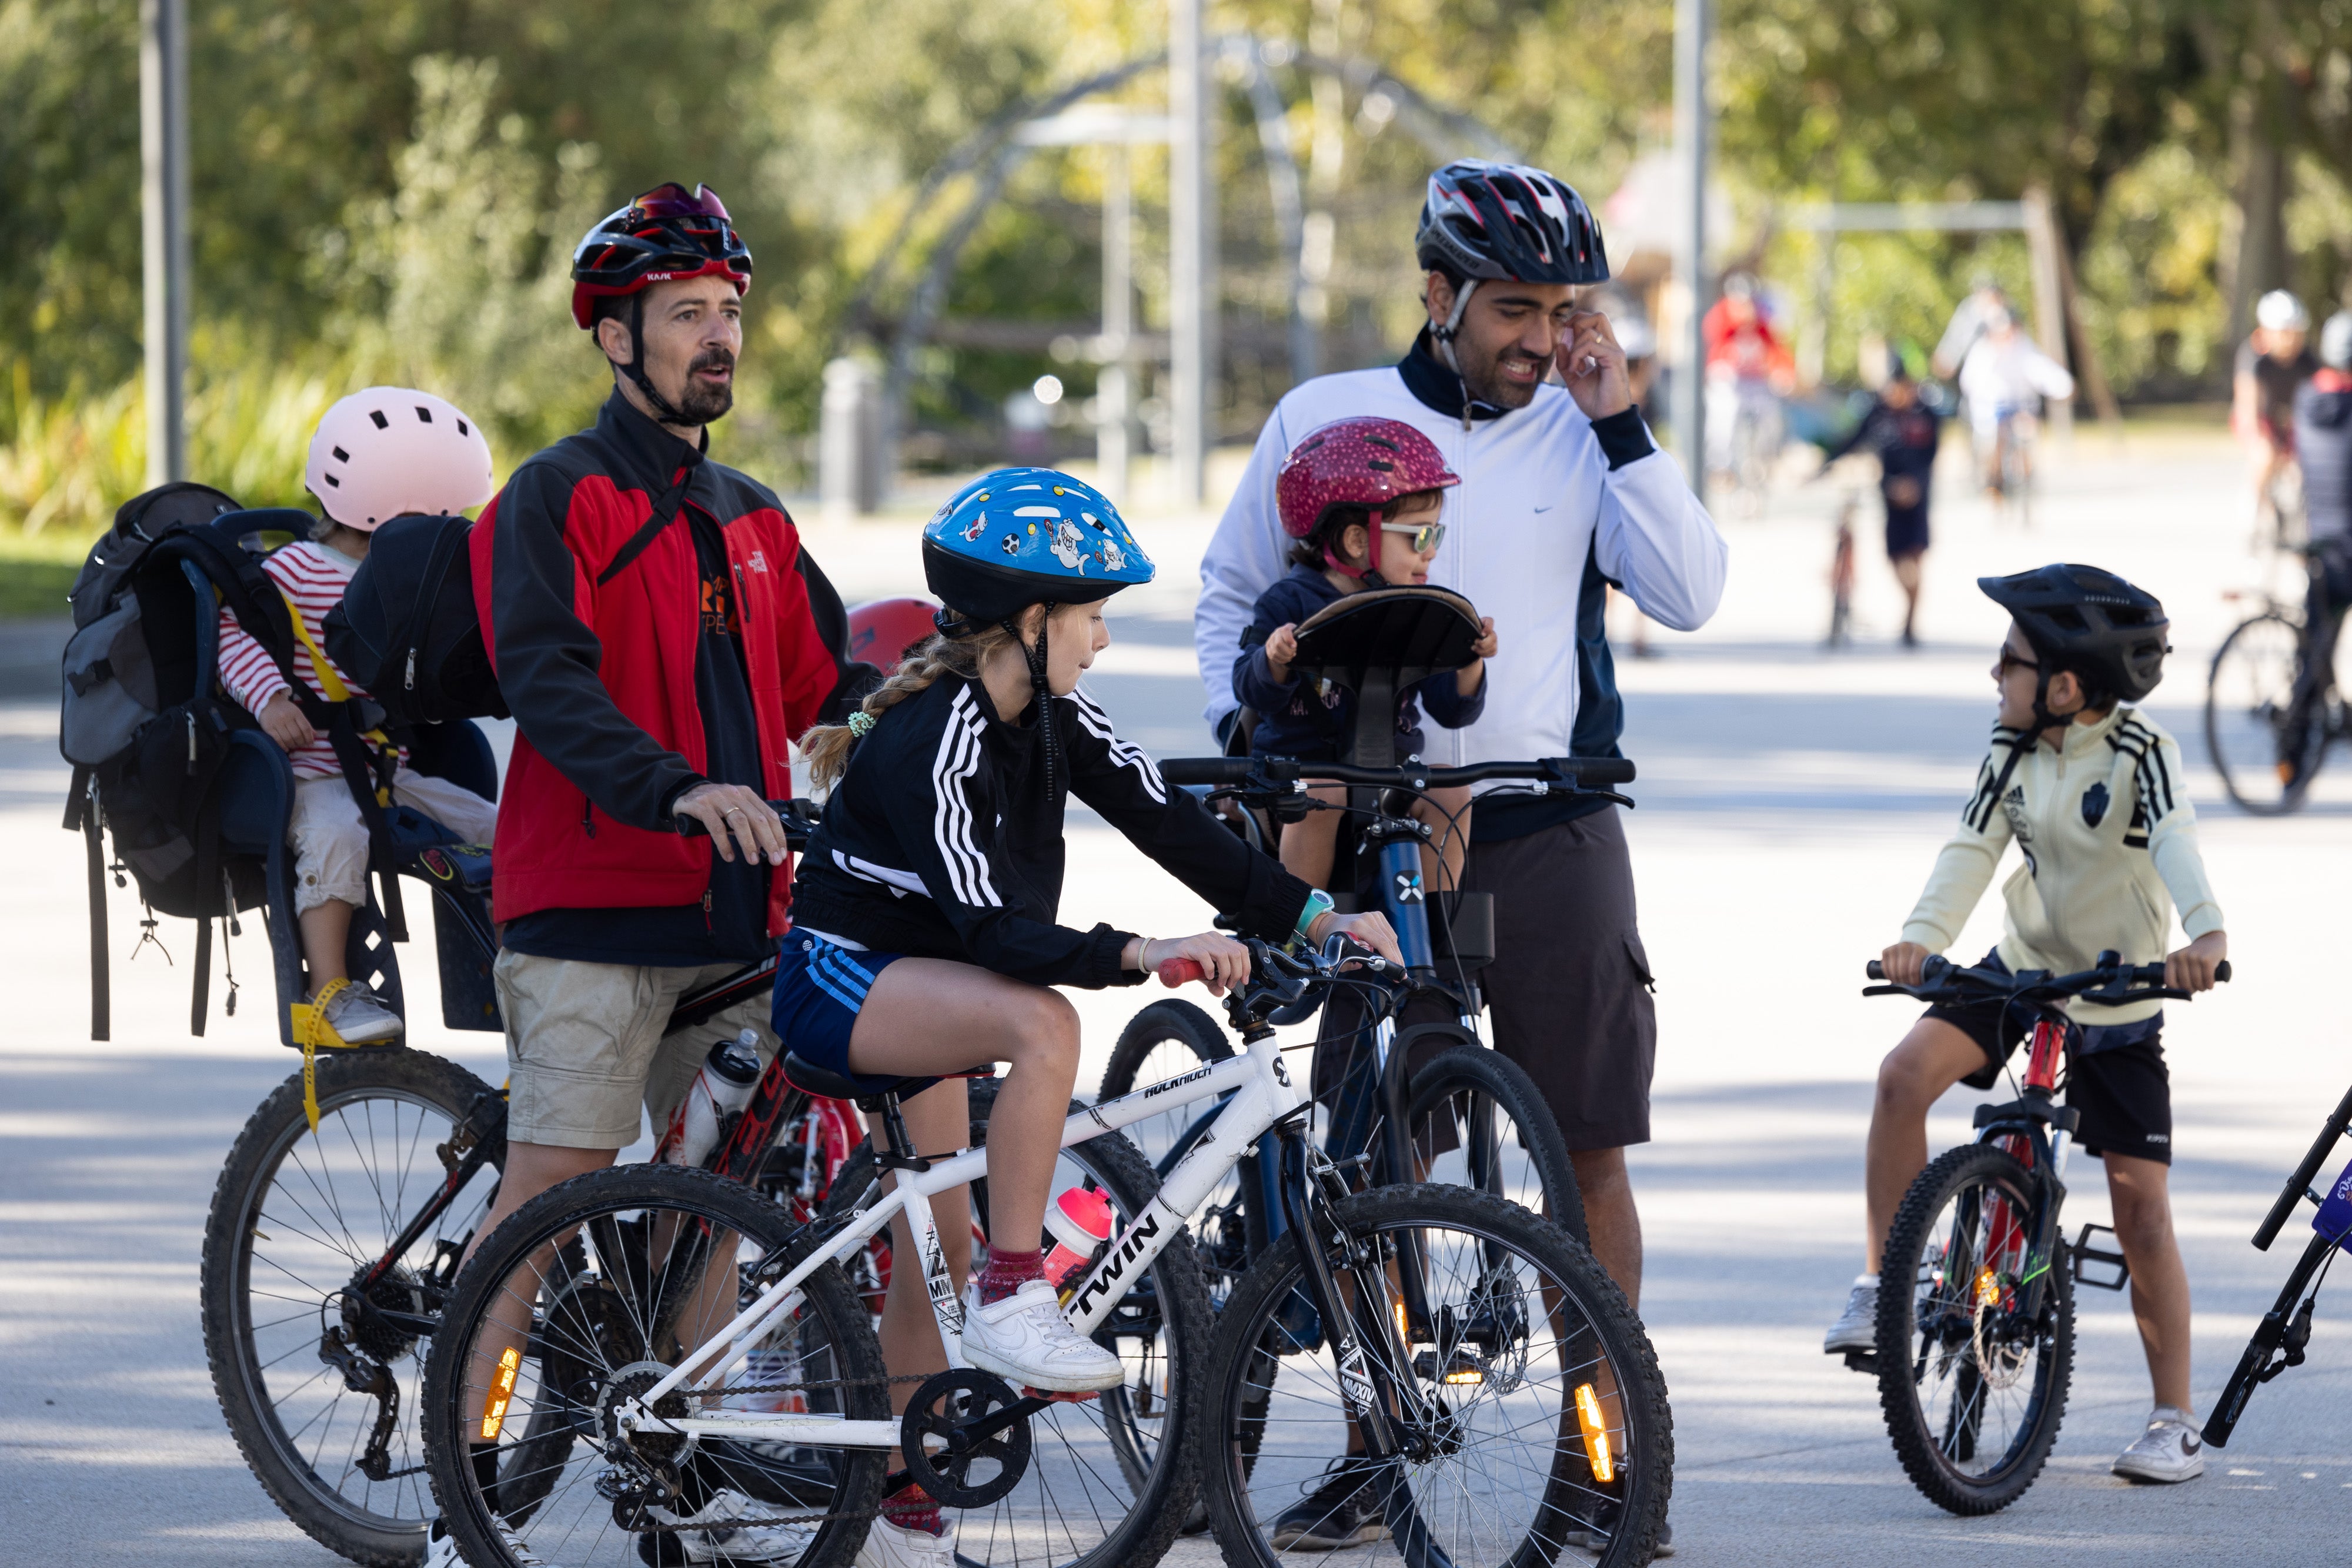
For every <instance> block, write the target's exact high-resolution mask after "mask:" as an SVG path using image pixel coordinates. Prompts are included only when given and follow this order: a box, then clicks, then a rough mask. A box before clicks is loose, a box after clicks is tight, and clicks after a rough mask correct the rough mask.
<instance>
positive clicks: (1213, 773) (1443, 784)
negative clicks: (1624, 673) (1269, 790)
mask: <svg viewBox="0 0 2352 1568" xmlns="http://www.w3.org/2000/svg"><path fill="white" fill-rule="evenodd" d="M1160 777H1161V778H1163V779H1167V780H1168V781H1169V782H1170V783H1171V784H1207V785H1212V786H1214V785H1228V786H1230V785H1248V784H1285V783H1292V782H1295V781H1297V780H1298V779H1330V780H1331V781H1332V782H1334V783H1338V784H1366V785H1380V784H1399V785H1404V786H1407V787H1410V788H1413V789H1446V788H1449V787H1451V786H1454V785H1457V784H1479V783H1484V782H1486V780H1488V779H1532V780H1536V781H1538V782H1542V783H1549V784H1567V785H1570V786H1578V785H1584V784H1631V783H1632V782H1633V762H1632V761H1631V760H1630V759H1629V758H1622V757H1546V758H1540V759H1538V760H1537V761H1534V762H1474V763H1472V764H1471V765H1470V766H1469V767H1467V768H1412V767H1407V768H1358V767H1356V766H1355V765H1354V764H1352V763H1347V762H1300V761H1297V760H1295V759H1293V758H1285V757H1179V758H1170V759H1169V760H1167V761H1165V762H1162V763H1161V764H1160Z"/></svg>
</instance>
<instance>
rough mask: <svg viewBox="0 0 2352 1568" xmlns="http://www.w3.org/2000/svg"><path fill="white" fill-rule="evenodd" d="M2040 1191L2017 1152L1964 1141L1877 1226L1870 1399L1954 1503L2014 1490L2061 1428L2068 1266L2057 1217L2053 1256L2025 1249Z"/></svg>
mask: <svg viewBox="0 0 2352 1568" xmlns="http://www.w3.org/2000/svg"><path fill="white" fill-rule="evenodd" d="M2041 1204H2042V1189H2041V1187H2040V1185H2039V1184H2038V1183H2037V1182H2036V1181H2035V1180H2034V1178H2033V1176H2032V1173H2030V1172H2029V1171H2027V1169H2026V1168H2025V1166H2022V1165H2021V1164H2020V1163H2019V1162H2018V1160H2017V1158H2016V1157H2015V1156H2014V1155H2011V1154H2009V1153H2008V1152H2007V1151H2005V1150H2002V1149H1999V1148H1995V1147H1993V1146H1991V1145H1985V1144H1971V1145H1964V1146H1963V1147H1960V1148H1957V1149H1953V1150H1950V1151H1949V1152H1948V1153H1946V1154H1945V1155H1941V1156H1940V1157H1939V1158H1937V1159H1936V1160H1935V1161H1934V1162H1933V1163H1931V1164H1930V1165H1929V1166H1927V1169H1926V1170H1924V1171H1922V1172H1920V1173H1919V1178H1918V1179H1917V1180H1916V1181H1915V1182H1913V1183H1912V1184H1911V1190H1910V1191H1909V1192H1908V1193H1906V1195H1905V1196H1904V1199H1903V1207H1901V1208H1900V1209H1898V1210H1897V1211H1896V1213H1895V1223H1894V1224H1893V1225H1891V1226H1889V1227H1888V1228H1887V1233H1886V1248H1885V1256H1884V1257H1883V1259H1882V1260H1881V1261H1880V1264H1879V1278H1880V1279H1881V1281H1883V1284H1882V1285H1881V1287H1880V1290H1879V1292H1878V1393H1879V1405H1880V1407H1881V1409H1882V1410H1883V1411H1884V1412H1885V1417H1886V1431H1887V1435H1888V1436H1889V1437H1892V1438H1893V1439H1894V1442H1895V1454H1896V1456H1897V1457H1898V1458H1901V1459H1902V1461H1903V1469H1904V1470H1905V1471H1906V1473H1907V1474H1908V1475H1909V1476H1910V1477H1911V1481H1912V1484H1913V1485H1915V1486H1916V1487H1917V1488H1918V1489H1919V1490H1920V1492H1921V1493H1922V1494H1923V1495H1925V1496H1926V1497H1927V1500H1929V1501H1930V1502H1933V1503H1935V1504H1936V1505H1937V1507H1938V1508H1942V1509H1945V1510H1947V1511H1950V1512H1952V1513H1957V1514H1963V1515H1968V1514H1982V1513H1992V1512H1995V1511H1999V1510H2000V1509H2004V1508H2007V1507H2008V1506H2009V1505H2010V1504H2011V1503H2012V1502H2015V1501H2016V1500H2018V1499H2019V1498H2021V1497H2022V1496H2024V1495H2025V1491H2026V1489H2027V1488H2029V1487H2031V1486H2032V1484H2033V1482H2034V1479H2035V1478H2036V1477H2038V1476H2040V1475H2041V1473H2042V1465H2043V1464H2044V1463H2045V1462H2046V1461H2047V1460H2048V1459H2049V1458H2050V1448H2051V1445H2053V1443H2055V1442H2056V1441H2057V1440H2058V1425H2059V1422H2060V1421H2061V1420H2062V1419H2063V1417H2064V1415H2065V1411H2066V1393H2067V1388H2068V1385H2069V1384H2070V1383H2071V1381H2072V1379H2073V1377H2074V1271H2073V1269H2072V1268H2071V1266H2070V1265H2069V1263H2068V1261H2067V1257H2066V1246H2065V1243H2064V1241H2063V1240H2062V1239H2057V1237H2056V1234H2055V1232H2056V1226H2055V1224H2054V1220H2053V1225H2052V1226H2051V1230H2052V1234H2053V1239H2052V1242H2051V1249H2050V1253H2049V1255H2048V1256H2047V1257H2044V1258H2041V1259H2036V1258H2035V1257H2034V1256H2033V1245H2032V1239H2033V1237H2034V1236H2035V1235H2036V1234H2037V1224H2038V1221H2039V1219H2040V1214H2039V1209H2040V1206H2041ZM2037 1274H2038V1275H2040V1276H2041V1278H2042V1280H2043V1281H2044V1284H2043V1289H2042V1294H2041V1300H2040V1302H2039V1305H2038V1310H2036V1311H2034V1312H2030V1313H2029V1312H2027V1311H2026V1310H2025V1305H2024V1303H2025V1301H2026V1300H2027V1297H2028V1294H2029V1292H2028V1291H2027V1287H2028V1286H2029V1285H2031V1284H2032V1282H2033V1281H2034V1279H2035V1277H2036V1275H2037Z"/></svg>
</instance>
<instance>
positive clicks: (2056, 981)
mask: <svg viewBox="0 0 2352 1568" xmlns="http://www.w3.org/2000/svg"><path fill="white" fill-rule="evenodd" d="M1863 973H1864V976H1865V977H1868V978H1870V979H1874V980H1885V978H1886V966H1885V964H1883V963H1881V962H1880V961H1879V960H1878V959H1876V958H1873V959H1872V960H1870V962H1869V963H1867V964H1865V965H1864V966H1863ZM2230 973H2231V971H2230V961H2229V960H2228V959H2227V958H2224V959H2222V960H2221V964H2220V965H2219V966H2217V967H2215V969H2214V971H2213V978H2214V979H2215V980H2217V981H2221V982H2225V983H2226V982H2227V981H2228V980H2229V978H2230ZM2100 990H2105V991H2109V992H2112V993H2114V994H2115V995H2116V996H2117V997H2118V998H2122V999H2126V1000H2130V1001H2142V1000H2146V999H2147V998H2151V997H2167V998H2174V999H2176V1000H2179V1001H2188V1000H2189V999H2190V993H2189V992H2187V991H2183V990H2179V989H2176V988H2172V987H2169V986H2167V985H2166V984H2165V983H2164V966H2163V965H2162V964H2126V963H2124V962H2123V961H2122V959H2121V957H2120V956H2118V955H2116V954H2115V953H2102V954H2100V955H2099V963H2098V965H2097V966H2096V967H2093V968H2089V969H2083V970H2080V971H2077V972H2076V973H2074V974H2072V975H2053V974H2051V973H2050V972H2049V971H2047V970H2043V969H2028V970H2025V971H2024V972H2022V973H2021V974H2012V975H2003V974H2000V973H1997V972H1996V971H1994V970H1991V969H1971V968H1963V967H1961V966H1959V965H1958V964H1955V963H1953V962H1952V961H1951V960H1950V959H1949V958H1946V957H1944V956H1940V955H1938V954H1932V953H1931V954H1929V955H1928V956H1927V961H1926V962H1925V963H1923V964H1921V965H1920V966H1919V979H1918V983H1917V984H1916V985H1909V986H1906V985H1900V984H1894V983H1889V984H1886V985H1884V986H1873V987H1871V988H1867V989H1865V990H1864V992H1863V993H1862V994H1863V995H1864V996H1866V997H1883V996H1886V995H1889V994H1891V993H1895V992H1900V993H1902V994H1903V995H1905V996H1910V997H1917V998H1920V999H1921V1000H1923V1001H1954V1000H1965V999H1970V998H1974V999H1979V1000H1982V999H1990V998H1996V997H2041V998H2053V999H2054V998H2059V997H2080V996H2088V995H2090V994H2092V993H2093V992H2095V991H2100Z"/></svg>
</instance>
